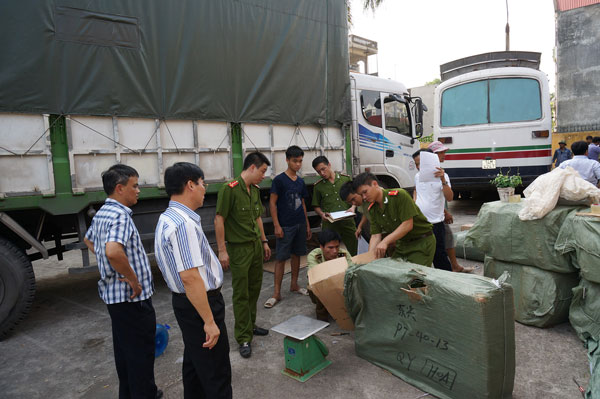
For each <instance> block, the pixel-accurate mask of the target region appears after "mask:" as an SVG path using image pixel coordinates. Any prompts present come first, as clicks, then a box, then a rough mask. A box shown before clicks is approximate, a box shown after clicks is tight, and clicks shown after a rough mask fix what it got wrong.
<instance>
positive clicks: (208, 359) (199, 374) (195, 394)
mask: <svg viewBox="0 0 600 399" xmlns="http://www.w3.org/2000/svg"><path fill="white" fill-rule="evenodd" d="M208 303H209V305H210V309H211V311H212V314H213V317H214V319H215V323H216V324H217V327H219V330H220V331H221V334H220V335H219V340H218V341H217V344H216V345H215V346H214V347H213V348H212V349H208V348H204V347H202V344H204V342H205V341H206V334H205V332H204V321H203V320H202V318H201V317H200V315H199V314H198V312H197V311H196V309H195V308H194V305H192V303H191V302H190V301H189V300H188V299H187V297H185V296H180V295H175V294H173V310H174V312H175V317H176V318H177V323H178V324H179V328H181V334H182V335H183V344H184V350H183V370H182V374H183V397H184V399H192V398H194V399H196V398H207V399H213V398H227V399H230V398H231V397H232V389H231V363H230V362H229V338H228V337H227V328H226V327H225V301H224V300H223V295H221V293H219V294H217V295H215V296H209V297H208Z"/></svg>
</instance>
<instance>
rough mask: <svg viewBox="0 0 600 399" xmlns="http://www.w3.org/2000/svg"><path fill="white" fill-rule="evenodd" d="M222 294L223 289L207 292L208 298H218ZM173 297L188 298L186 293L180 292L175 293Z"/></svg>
mask: <svg viewBox="0 0 600 399" xmlns="http://www.w3.org/2000/svg"><path fill="white" fill-rule="evenodd" d="M220 293H221V287H219V288H217V289H214V290H210V291H206V296H217V295H219V294H220ZM173 295H175V296H186V294H185V292H184V293H183V294H182V293H179V292H174V293H173Z"/></svg>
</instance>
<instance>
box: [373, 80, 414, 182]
mask: <svg viewBox="0 0 600 399" xmlns="http://www.w3.org/2000/svg"><path fill="white" fill-rule="evenodd" d="M400 98H402V97H400V96H393V97H392V96H391V95H390V94H389V93H383V92H382V93H381V102H382V103H383V135H384V143H385V145H384V149H383V162H384V164H385V166H386V169H387V170H388V171H389V172H390V173H392V174H393V175H394V176H396V178H397V180H398V182H399V183H400V185H401V186H402V187H412V186H414V180H413V179H414V175H415V173H416V170H415V167H414V162H413V160H412V154H413V152H414V147H415V146H416V144H414V143H418V141H414V142H413V143H411V140H412V129H411V120H410V109H409V104H408V102H401V101H398V99H400Z"/></svg>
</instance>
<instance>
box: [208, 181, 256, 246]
mask: <svg viewBox="0 0 600 399" xmlns="http://www.w3.org/2000/svg"><path fill="white" fill-rule="evenodd" d="M262 213H263V206H262V203H261V202H260V190H259V188H258V187H257V186H255V185H250V193H248V189H247V186H246V183H245V182H244V179H242V177H241V176H238V177H237V178H236V179H235V180H232V181H230V182H227V183H224V184H223V186H222V187H221V189H220V190H219V195H218V197H217V215H221V216H223V218H224V219H225V240H226V241H227V242H230V243H234V244H239V243H245V242H252V241H254V240H256V239H260V230H259V228H258V223H257V222H256V219H257V218H258V217H259V216H260V215H262Z"/></svg>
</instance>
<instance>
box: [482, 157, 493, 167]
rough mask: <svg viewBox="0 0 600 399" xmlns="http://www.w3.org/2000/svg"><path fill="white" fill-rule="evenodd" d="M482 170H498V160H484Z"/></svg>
mask: <svg viewBox="0 0 600 399" xmlns="http://www.w3.org/2000/svg"><path fill="white" fill-rule="evenodd" d="M481 169H496V160H495V159H484V160H483V161H481Z"/></svg>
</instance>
